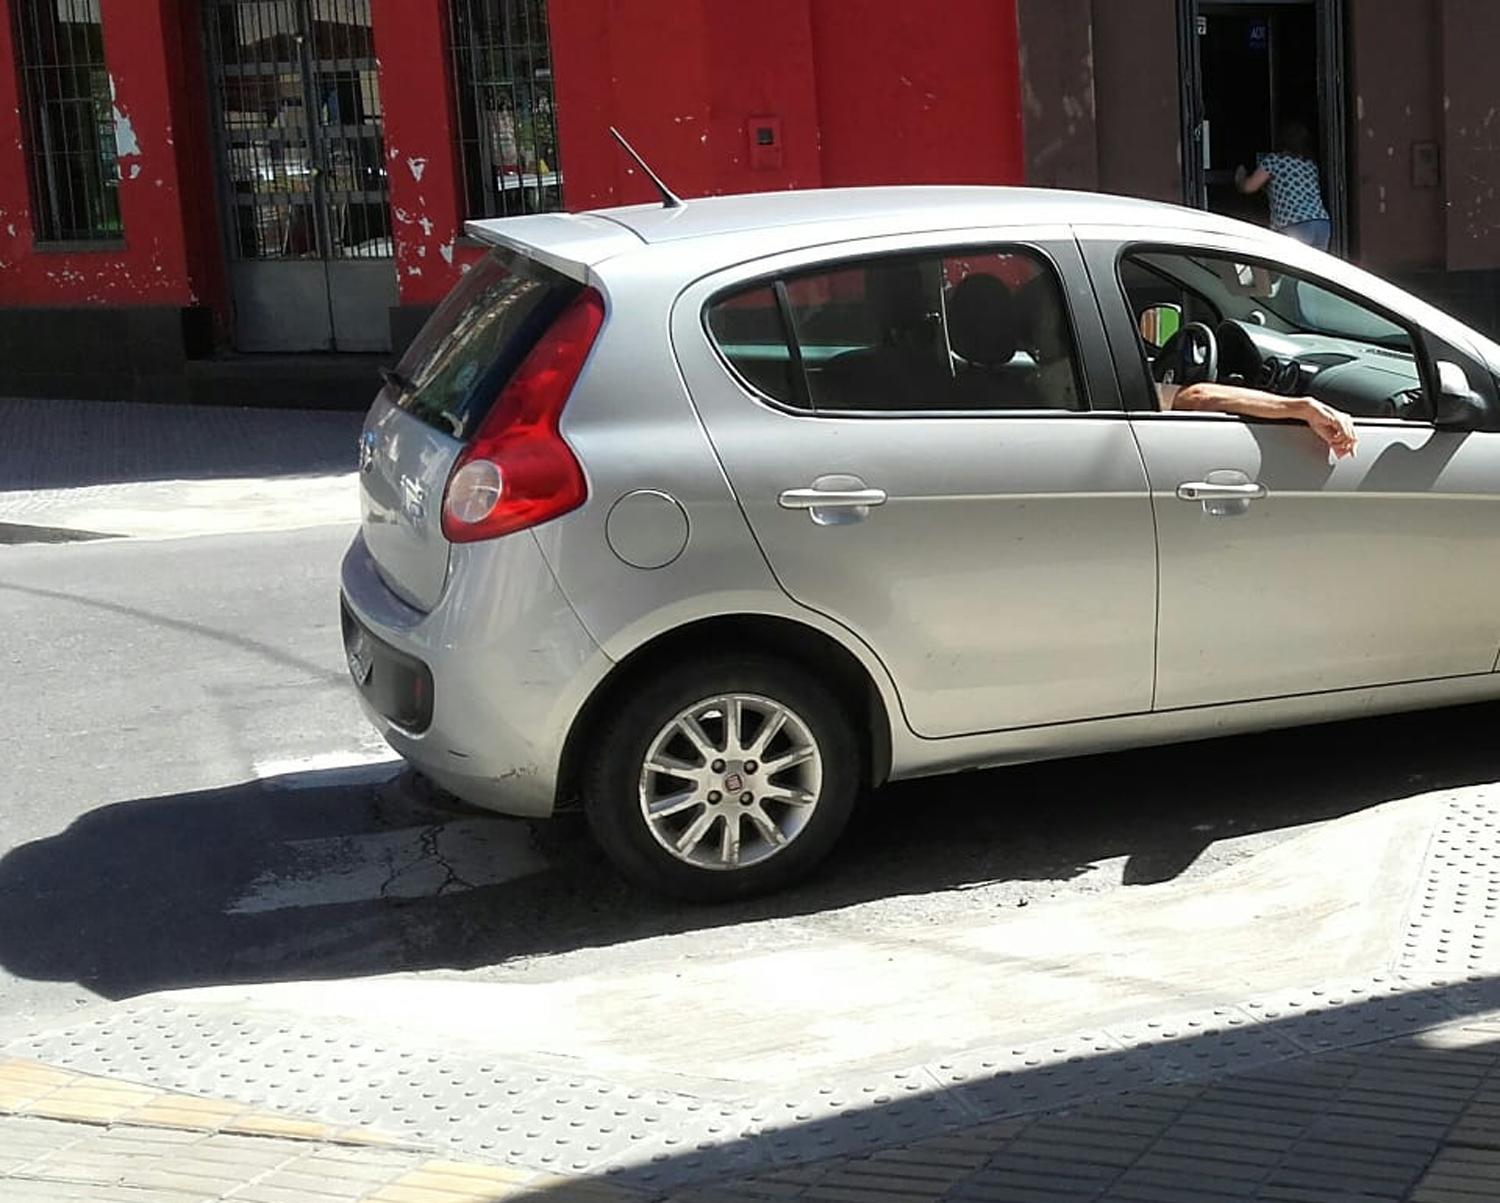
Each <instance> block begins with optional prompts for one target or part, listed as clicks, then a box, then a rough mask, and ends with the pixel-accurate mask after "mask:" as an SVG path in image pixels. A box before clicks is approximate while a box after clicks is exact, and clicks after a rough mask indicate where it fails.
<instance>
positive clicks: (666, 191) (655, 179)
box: [609, 126, 683, 209]
mask: <svg viewBox="0 0 1500 1203" xmlns="http://www.w3.org/2000/svg"><path fill="white" fill-rule="evenodd" d="M609 132H610V133H612V134H613V135H614V136H615V141H616V142H618V143H619V144H620V145H621V146H623V147H624V148H625V153H626V154H627V155H629V156H630V157H631V158H632V159H634V160H635V162H636V165H637V166H638V167H639V168H640V169H641V170H642V171H644V172H645V173H646V178H647V179H649V180H650V181H651V182H652V183H653V184H655V185H656V190H657V191H658V192H660V193H661V207H662V208H663V209H681V208H682V207H683V204H682V197H680V196H678V195H677V194H676V193H675V192H673V191H672V190H671V189H670V188H668V187H667V186H666V185H665V184H663V183H662V182H661V176H659V175H657V174H656V172H654V171H652V170H651V168H649V167H647V166H646V160H645V159H643V158H641V156H640V155H638V154H636V153H635V147H633V146H631V145H630V143H629V142H627V141H625V135H624V134H622V133H621V132H620V131H619V130H617V129H616V128H615V127H614V126H610V127H609Z"/></svg>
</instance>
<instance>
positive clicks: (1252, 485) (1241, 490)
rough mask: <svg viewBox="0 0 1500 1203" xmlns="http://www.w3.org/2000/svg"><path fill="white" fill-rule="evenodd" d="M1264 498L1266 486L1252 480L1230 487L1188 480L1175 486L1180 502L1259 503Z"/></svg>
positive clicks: (1204, 481) (1229, 485) (1228, 485)
mask: <svg viewBox="0 0 1500 1203" xmlns="http://www.w3.org/2000/svg"><path fill="white" fill-rule="evenodd" d="M1265 496H1266V486H1265V485H1263V484H1259V483H1258V482H1256V481H1253V480H1252V481H1247V482H1246V483H1244V484H1232V485H1231V484H1223V485H1220V484H1212V483H1211V482H1209V481H1206V480H1190V481H1187V482H1186V483H1184V484H1180V485H1178V486H1177V497H1178V500H1180V501H1260V500H1261V499H1262V498H1264V497H1265Z"/></svg>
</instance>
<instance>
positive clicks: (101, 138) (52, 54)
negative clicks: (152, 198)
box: [11, 0, 125, 242]
mask: <svg viewBox="0 0 1500 1203" xmlns="http://www.w3.org/2000/svg"><path fill="white" fill-rule="evenodd" d="M11 11H12V13H13V15H14V19H15V35H16V36H15V42H16V55H17V59H18V62H17V67H18V69H19V72H20V76H21V95H22V104H23V106H24V109H25V129H26V139H27V146H26V159H27V165H28V167H29V169H30V176H31V206H32V216H33V222H34V225H35V229H36V238H37V241H38V242H99V241H107V240H110V239H116V238H120V237H123V235H124V232H125V231H124V226H123V224H122V223H121V221H120V198H119V192H118V185H119V182H120V164H119V158H118V156H117V153H116V147H115V120H114V101H113V98H112V97H111V95H110V83H109V72H108V71H107V70H106V69H105V65H104V26H103V23H102V21H101V20H100V16H99V0H12V4H11Z"/></svg>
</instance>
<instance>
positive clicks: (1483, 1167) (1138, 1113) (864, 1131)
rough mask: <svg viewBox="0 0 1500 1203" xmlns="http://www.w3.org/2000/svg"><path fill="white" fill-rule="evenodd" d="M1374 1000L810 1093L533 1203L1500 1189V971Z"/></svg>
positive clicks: (1343, 1197)
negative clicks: (914, 1081) (878, 1090)
mask: <svg viewBox="0 0 1500 1203" xmlns="http://www.w3.org/2000/svg"><path fill="white" fill-rule="evenodd" d="M1360 993H1365V995H1366V996H1364V997H1352V996H1349V995H1343V996H1334V997H1326V996H1325V997H1323V998H1321V999H1320V998H1314V997H1308V998H1307V999H1306V1004H1305V1005H1301V1006H1291V1007H1286V1008H1281V1009H1279V1010H1277V1009H1272V1010H1271V1011H1270V1012H1269V1013H1268V1014H1265V1015H1264V1016H1263V1017H1261V1018H1259V1020H1258V1021H1256V1020H1255V1018H1254V1017H1248V1019H1247V1021H1242V1022H1241V1023H1240V1024H1239V1026H1230V1023H1229V1021H1227V1020H1220V1021H1218V1022H1219V1024H1220V1026H1219V1027H1218V1028H1217V1029H1213V1030H1202V1029H1200V1030H1198V1031H1195V1032H1191V1033H1185V1034H1183V1035H1182V1036H1180V1037H1177V1038H1169V1039H1162V1038H1161V1036H1162V1033H1161V1032H1159V1031H1158V1032H1156V1033H1151V1034H1150V1035H1151V1038H1150V1039H1149V1040H1146V1039H1142V1040H1140V1041H1138V1042H1135V1043H1132V1042H1131V1041H1130V1039H1129V1037H1128V1034H1121V1033H1118V1032H1117V1033H1116V1039H1115V1040H1111V1039H1110V1037H1108V1036H1106V1035H1104V1034H1102V1033H1101V1034H1100V1035H1099V1036H1097V1037H1095V1040H1096V1045H1097V1050H1098V1051H1094V1052H1092V1053H1089V1054H1086V1055H1079V1056H1075V1057H1072V1058H1071V1059H1067V1060H1063V1059H1061V1058H1055V1059H1052V1060H1050V1061H1049V1060H1048V1058H1047V1050H1046V1049H1045V1048H1041V1049H1037V1050H1034V1051H1035V1052H1036V1054H1037V1056H1036V1059H1035V1061H1034V1062H1033V1065H1032V1067H1029V1068H1028V1067H1017V1068H1009V1069H1005V1070H1002V1071H1000V1072H986V1071H984V1070H983V1069H980V1068H979V1063H978V1059H977V1058H974V1059H971V1062H972V1068H973V1069H974V1070H975V1071H977V1072H971V1073H970V1074H969V1075H967V1076H964V1077H963V1078H962V1079H961V1080H959V1079H958V1077H957V1076H956V1075H955V1076H954V1078H953V1079H952V1080H950V1081H948V1082H942V1081H941V1079H942V1078H943V1072H942V1069H941V1067H936V1066H933V1067H928V1068H929V1069H931V1070H933V1071H934V1081H933V1083H932V1085H931V1086H930V1088H929V1089H927V1090H926V1091H925V1092H923V1093H921V1094H911V1095H909V1096H907V1097H905V1098H901V1099H894V1100H887V1101H882V1102H876V1103H874V1104H873V1105H871V1104H870V1103H869V1102H867V1101H866V1099H867V1096H862V1095H861V1093H860V1092H859V1091H858V1089H857V1088H856V1089H852V1090H844V1091H837V1090H835V1091H832V1092H826V1093H820V1092H817V1091H815V1090H808V1091H807V1092H806V1093H807V1095H808V1096H809V1097H806V1098H804V1099H802V1100H800V1101H793V1102H791V1103H789V1104H788V1105H787V1106H785V1107H784V1108H781V1109H780V1110H781V1114H780V1115H775V1116H767V1117H765V1119H764V1122H763V1124H761V1125H759V1126H757V1127H756V1128H755V1130H753V1131H750V1132H747V1133H745V1134H743V1135H741V1136H740V1137H739V1138H737V1139H733V1140H724V1141H721V1142H718V1143H715V1144H714V1145H713V1146H712V1147H702V1146H700V1147H698V1148H694V1149H691V1150H689V1151H685V1152H673V1153H669V1154H667V1155H664V1156H656V1157H654V1158H648V1157H642V1158H641V1159H640V1160H639V1161H637V1162H635V1163H633V1164H627V1165H624V1166H616V1167H615V1168H613V1169H611V1170H610V1171H608V1172H607V1173H602V1174H601V1173H598V1172H597V1171H596V1172H595V1176H594V1178H592V1179H580V1180H578V1181H577V1182H575V1183H570V1184H567V1185H558V1186H557V1187H555V1188H552V1189H541V1190H535V1191H533V1192H531V1193H529V1194H527V1195H526V1196H525V1198H527V1199H528V1200H532V1201H536V1203H540V1201H542V1200H555V1201H556V1203H564V1201H568V1203H571V1201H573V1200H576V1199H581V1198H587V1197H588V1195H587V1194H584V1193H581V1192H580V1190H579V1187H580V1186H586V1185H587V1184H588V1183H590V1182H591V1181H607V1182H611V1183H617V1184H619V1185H620V1186H624V1187H629V1188H633V1189H634V1190H637V1191H640V1192H642V1193H641V1195H640V1196H639V1197H641V1198H643V1199H653V1200H656V1199H669V1200H672V1201H673V1203H750V1201H752V1200H772V1199H775V1200H784V1201H790V1200H794V1199H801V1198H807V1199H811V1200H819V1201H834V1200H847V1201H855V1200H869V1199H886V1198H888V1199H891V1200H893V1201H895V1200H901V1201H902V1203H938V1201H940V1200H955V1201H956V1200H971V1201H976V1203H1023V1201H1032V1200H1034V1201H1036V1203H1085V1201H1095V1200H1132V1201H1140V1203H1219V1201H1225V1203H1227V1201H1229V1200H1279V1201H1283V1203H1299V1201H1300V1203H1379V1201H1389V1203H1400V1201H1404V1200H1414V1201H1419V1203H1465V1201H1469V1200H1472V1201H1473V1203H1480V1201H1481V1200H1488V1201H1492V1200H1494V1199H1496V1198H1500V1013H1497V1008H1500V979H1497V978H1495V977H1475V978H1473V979H1470V980H1468V981H1463V982H1456V983H1451V984H1443V985H1435V986H1432V987H1428V988H1420V987H1417V986H1415V985H1414V984H1413V983H1411V982H1401V981H1399V980H1397V979H1396V978H1394V977H1391V978H1388V979H1386V980H1385V981H1383V982H1381V981H1376V982H1374V983H1372V984H1371V987H1370V989H1369V990H1368V991H1360ZM1229 1010H1231V1011H1232V1010H1233V1009H1229ZM1225 1013H1226V1014H1228V1011H1226V1012H1225ZM1464 1021H1469V1022H1468V1023H1467V1024H1466V1023H1464ZM1440 1025H1441V1026H1440ZM1205 1026H1206V1027H1211V1026H1212V1021H1210V1023H1209V1024H1206V1025H1205ZM1139 1031H1140V1035H1141V1036H1143V1037H1144V1036H1146V1035H1147V1034H1148V1033H1147V1032H1146V1031H1145V1029H1140V1030H1139ZM1037 1062H1040V1063H1037ZM559 1143H560V1142H559ZM545 1147H546V1144H545V1143H544V1142H541V1143H539V1145H538V1151H541V1150H542V1149H544V1148H545ZM513 1197H514V1196H511V1195H509V1194H507V1195H506V1196H505V1198H506V1199H507V1200H509V1199H512V1198H513Z"/></svg>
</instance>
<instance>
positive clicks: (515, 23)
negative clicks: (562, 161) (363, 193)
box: [448, 0, 562, 218]
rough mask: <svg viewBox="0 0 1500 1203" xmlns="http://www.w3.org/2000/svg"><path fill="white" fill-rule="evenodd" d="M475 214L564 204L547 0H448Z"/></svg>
mask: <svg viewBox="0 0 1500 1203" xmlns="http://www.w3.org/2000/svg"><path fill="white" fill-rule="evenodd" d="M448 12H449V23H450V43H451V46H452V50H453V78H454V83H455V85H456V86H455V91H456V93H457V100H458V133H459V151H460V158H461V161H462V164H463V172H464V189H465V193H466V199H467V202H468V215H469V216H470V217H471V218H480V217H511V216H514V215H516V214H520V213H545V212H549V211H551V210H555V209H561V208H562V171H561V168H560V167H559V165H558V158H557V111H556V108H555V107H554V103H553V102H554V93H553V87H552V48H551V42H550V40H549V37H548V32H547V5H546V0H448Z"/></svg>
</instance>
